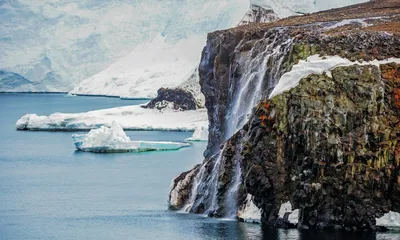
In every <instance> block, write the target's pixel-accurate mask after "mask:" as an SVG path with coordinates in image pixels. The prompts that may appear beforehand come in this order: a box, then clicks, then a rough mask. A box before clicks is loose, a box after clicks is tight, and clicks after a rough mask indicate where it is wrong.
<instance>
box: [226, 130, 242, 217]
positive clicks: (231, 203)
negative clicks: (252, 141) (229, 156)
mask: <svg viewBox="0 0 400 240" xmlns="http://www.w3.org/2000/svg"><path fill="white" fill-rule="evenodd" d="M241 137H243V134H242V133H241ZM239 144H240V145H239V146H238V147H236V152H235V156H234V161H235V169H234V177H233V179H232V182H231V184H230V186H229V190H228V192H227V194H226V214H225V217H226V218H232V219H233V218H236V216H237V210H238V195H239V188H240V185H241V184H242V166H241V164H242V154H241V153H242V150H243V145H242V143H241V142H240V143H239Z"/></svg>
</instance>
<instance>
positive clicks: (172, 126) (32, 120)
mask: <svg viewBox="0 0 400 240" xmlns="http://www.w3.org/2000/svg"><path fill="white" fill-rule="evenodd" d="M113 121H116V122H117V123H118V124H120V125H121V127H122V128H123V129H125V130H160V131H194V130H195V128H196V127H197V126H198V125H204V124H207V110H205V109H199V110H196V111H186V112H182V111H174V110H165V111H163V112H160V111H158V110H155V109H144V108H142V107H140V106H138V105H136V106H126V107H118V108H111V109H104V110H96V111H90V112H85V113H54V114H51V115H49V116H38V115H36V114H27V115H25V116H23V117H21V118H20V119H19V120H18V121H17V123H16V128H17V130H36V131H76V130H90V129H94V128H99V127H101V126H103V125H106V126H111V124H112V122H113Z"/></svg>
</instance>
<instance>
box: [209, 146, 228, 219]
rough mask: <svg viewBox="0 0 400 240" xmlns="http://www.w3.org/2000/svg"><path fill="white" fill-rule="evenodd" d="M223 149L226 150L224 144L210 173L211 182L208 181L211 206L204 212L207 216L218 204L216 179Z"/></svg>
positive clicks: (217, 182) (217, 183)
mask: <svg viewBox="0 0 400 240" xmlns="http://www.w3.org/2000/svg"><path fill="white" fill-rule="evenodd" d="M225 148H226V143H225V144H224V147H223V149H222V150H221V152H220V153H219V155H218V158H217V160H216V161H215V164H214V167H213V169H212V172H211V180H210V184H211V192H210V193H211V204H210V207H209V208H208V210H207V211H206V213H207V214H210V213H213V212H214V211H215V210H216V209H217V208H218V204H217V194H218V186H219V181H218V177H219V170H220V167H221V161H222V158H223V153H224V151H225Z"/></svg>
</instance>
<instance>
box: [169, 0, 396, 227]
mask: <svg viewBox="0 0 400 240" xmlns="http://www.w3.org/2000/svg"><path fill="white" fill-rule="evenodd" d="M384 2H386V1H384ZM388 3H390V4H393V3H392V1H388ZM374 4H379V3H368V4H365V5H361V6H359V7H357V8H354V7H353V8H351V7H350V8H345V9H343V10H337V11H339V12H331V14H332V16H330V15H326V13H321V14H322V15H323V16H324V19H329V21H328V22H324V23H313V21H314V20H313V19H315V20H317V19H318V18H315V15H310V16H309V17H308V19H309V20H310V21H309V22H307V21H306V20H305V19H304V17H300V18H299V19H298V21H299V22H302V23H304V25H299V26H290V25H291V24H292V22H293V21H294V20H293V19H288V20H282V21H278V22H277V23H273V24H266V25H262V24H261V25H251V26H247V27H243V26H241V27H238V28H235V29H230V30H226V31H220V32H214V33H211V34H209V37H208V41H207V45H206V47H205V48H204V50H203V55H202V61H201V64H200V68H199V71H200V84H201V88H202V92H203V93H204V95H205V97H206V107H207V109H208V116H209V123H210V128H209V143H208V147H207V150H206V152H205V154H204V155H205V160H204V162H203V164H201V165H199V166H196V167H195V168H194V169H193V170H191V171H189V172H187V173H183V174H182V175H181V176H180V177H179V178H177V179H175V180H174V182H173V183H174V184H173V185H172V191H171V194H170V204H171V206H172V207H173V208H178V209H180V208H184V209H185V210H186V211H189V212H195V213H206V214H208V215H210V216H216V217H236V216H237V217H239V218H245V217H243V216H246V215H248V214H247V212H249V211H250V210H249V209H250V208H251V209H252V210H251V211H252V212H253V213H254V214H255V215H256V218H258V219H256V220H257V221H261V222H263V223H265V224H269V225H274V226H279V227H295V226H297V227H302V228H313V229H326V228H329V229H341V228H345V229H347V230H362V229H376V226H375V218H378V217H381V216H383V214H385V213H387V212H389V211H395V212H400V209H399V208H400V205H399V204H398V202H399V200H400V195H399V194H400V192H399V191H400V172H399V171H400V165H399V164H400V145H398V144H397V142H398V138H399V137H400V131H399V130H400V125H399V123H400V118H399V110H400V102H399V99H400V97H399V96H400V90H399V89H400V65H399V64H396V63H388V62H391V61H397V62H400V61H399V59H398V58H400V48H399V46H400V36H399V35H397V31H398V29H399V27H400V21H399V19H398V17H397V16H396V15H393V14H394V13H397V11H398V10H399V9H400V8H399V7H393V8H392V9H393V11H392V12H390V11H388V12H385V14H386V15H388V14H389V15H390V14H392V15H390V16H387V17H385V18H380V17H378V18H376V17H377V16H381V15H382V14H383V13H382V12H381V9H382V8H378V7H379V6H378V5H374ZM366 6H367V7H366ZM352 9H353V10H352ZM363 9H364V11H366V12H367V16H371V14H372V13H373V12H374V11H375V14H376V15H375V16H373V15H372V16H373V17H374V18H371V19H359V18H360V17H363V15H357V13H356V12H357V11H359V14H362V13H363V12H362V11H361V10H363ZM367 10H368V11H367ZM352 11H353V12H352ZM343 12H345V13H346V14H349V16H351V17H354V16H356V17H358V18H357V19H353V20H341V21H339V22H337V21H333V20H335V19H336V17H337V16H340V14H341V13H343ZM324 14H325V15H324ZM317 15H318V13H317ZM342 18H344V17H343V16H342ZM277 25H278V26H279V27H277ZM382 29H384V32H383V31H382ZM316 54H317V55H320V61H322V62H323V61H327V62H329V59H330V56H335V55H336V56H337V57H336V58H339V56H340V59H343V60H346V61H348V62H349V63H348V64H347V63H346V64H342V65H346V66H340V64H336V65H335V64H333V65H330V66H333V67H329V68H328V69H325V70H327V71H328V70H329V71H328V72H327V73H324V71H318V70H316V69H313V67H311V70H310V72H311V73H313V72H314V74H306V75H304V76H303V75H299V74H296V71H297V72H301V71H302V69H300V70H299V68H300V67H297V68H295V67H294V66H295V65H296V64H298V63H299V61H300V60H306V59H308V60H307V61H309V59H310V58H309V57H310V56H312V55H316ZM325 58H326V60H324V59H325ZM388 58H397V59H392V60H391V61H382V60H385V59H388ZM350 60H351V61H353V62H350ZM307 61H303V62H302V63H305V64H306V63H307ZM328 65H329V64H328ZM296 66H297V65H296ZM299 66H300V65H299ZM304 66H306V65H304ZM311 66H313V65H311ZM315 68H316V67H315ZM285 73H287V74H289V75H287V74H285ZM283 76H285V77H286V78H288V76H292V80H295V81H296V82H297V81H298V82H299V84H298V85H297V86H295V87H294V88H287V89H286V90H287V91H284V92H283V93H282V94H278V95H276V96H274V97H272V98H269V96H270V94H271V92H272V91H273V89H274V88H275V86H276V85H277V84H278V82H279V81H280V80H282V81H283V79H284V77H283ZM296 77H297V78H296ZM286 206H288V208H287V207H286ZM254 209H255V210H254ZM257 209H258V210H257ZM293 209H295V210H293ZM292 213H293V214H292ZM294 213H295V214H294ZM254 214H253V215H254ZM257 214H258V215H259V216H258V215H257ZM249 218H251V217H249Z"/></svg>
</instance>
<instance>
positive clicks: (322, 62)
mask: <svg viewBox="0 0 400 240" xmlns="http://www.w3.org/2000/svg"><path fill="white" fill-rule="evenodd" d="M391 62H395V63H400V58H389V59H387V60H373V61H368V62H362V63H360V62H352V61H350V60H348V59H346V58H342V57H339V56H327V57H320V56H319V55H313V56H310V57H308V58H307V59H306V60H300V61H299V63H298V64H296V65H294V66H293V68H292V70H291V71H290V72H287V73H285V74H284V75H283V76H282V77H281V79H280V80H279V82H278V84H277V85H276V86H275V88H274V90H273V91H272V92H271V94H270V96H269V98H273V97H275V96H277V95H279V94H282V93H283V92H285V91H288V90H290V89H292V88H294V87H296V86H297V85H298V84H299V83H300V80H301V79H302V78H304V77H307V76H308V75H310V74H322V73H324V72H326V73H327V75H328V76H332V74H331V73H330V70H332V69H334V68H336V67H342V66H351V65H355V64H357V65H375V66H379V65H381V64H387V63H391Z"/></svg>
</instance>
